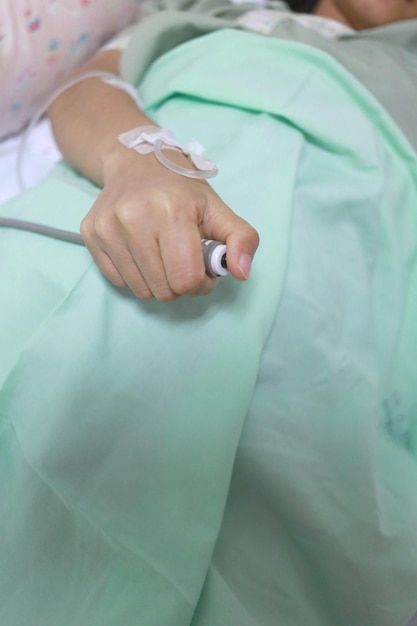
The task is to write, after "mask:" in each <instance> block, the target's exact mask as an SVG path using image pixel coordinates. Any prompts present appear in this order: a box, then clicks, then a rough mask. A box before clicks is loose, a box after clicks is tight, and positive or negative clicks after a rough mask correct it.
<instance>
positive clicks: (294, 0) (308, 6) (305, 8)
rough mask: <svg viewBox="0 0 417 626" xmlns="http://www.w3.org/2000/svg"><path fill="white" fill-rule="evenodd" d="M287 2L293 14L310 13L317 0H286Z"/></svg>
mask: <svg viewBox="0 0 417 626" xmlns="http://www.w3.org/2000/svg"><path fill="white" fill-rule="evenodd" d="M287 2H288V4H289V7H290V9H291V10H292V11H295V13H311V11H312V10H313V9H314V7H315V6H316V4H317V3H318V0H287Z"/></svg>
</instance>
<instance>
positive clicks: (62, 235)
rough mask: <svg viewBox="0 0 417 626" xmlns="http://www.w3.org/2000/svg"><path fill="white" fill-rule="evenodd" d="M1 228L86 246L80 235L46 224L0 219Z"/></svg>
mask: <svg viewBox="0 0 417 626" xmlns="http://www.w3.org/2000/svg"><path fill="white" fill-rule="evenodd" d="M0 226H5V227H6V228H19V229H20V230H29V231H31V232H33V233H38V234H39V235H46V236H47V237H53V238H54V239H61V240H63V241H69V242H70V243H77V244H79V245H81V246H85V243H84V240H83V238H82V237H81V235H80V234H79V233H73V232H72V231H70V230H62V228H53V227H52V226H45V225H44V224H37V223H35V222H27V221H26V220H16V219H14V218H11V217H0Z"/></svg>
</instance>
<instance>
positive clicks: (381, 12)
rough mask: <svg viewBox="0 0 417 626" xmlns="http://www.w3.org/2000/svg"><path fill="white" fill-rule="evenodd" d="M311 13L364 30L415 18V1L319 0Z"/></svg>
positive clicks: (416, 5) (416, 13) (416, 2)
mask: <svg viewBox="0 0 417 626" xmlns="http://www.w3.org/2000/svg"><path fill="white" fill-rule="evenodd" d="M313 13H314V14H315V15H320V16H322V17H329V18H332V19H334V20H336V21H338V22H341V23H342V24H346V25H347V26H350V27H351V28H354V29H356V30H364V29H366V28H375V27H377V26H383V25H384V24H390V23H391V22H399V21H401V20H409V19H414V18H417V0H319V2H318V4H317V6H316V8H315V10H314V11H313Z"/></svg>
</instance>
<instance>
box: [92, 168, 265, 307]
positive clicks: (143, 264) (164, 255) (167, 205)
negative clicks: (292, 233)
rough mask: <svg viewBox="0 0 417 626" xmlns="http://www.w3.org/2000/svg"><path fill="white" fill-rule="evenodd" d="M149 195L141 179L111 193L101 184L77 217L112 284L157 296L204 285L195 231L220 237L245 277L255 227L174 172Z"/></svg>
mask: <svg viewBox="0 0 417 626" xmlns="http://www.w3.org/2000/svg"><path fill="white" fill-rule="evenodd" d="M178 188H179V189H180V190H181V193H178ZM138 198H140V201H138ZM149 198H150V199H149ZM149 198H148V200H147V199H146V197H145V193H144V187H143V185H142V186H141V188H140V190H139V193H137V192H135V193H131V194H130V195H127V196H126V197H123V195H122V198H120V197H118V196H117V200H116V201H113V198H112V197H111V196H109V194H107V193H106V192H105V191H103V192H102V194H100V196H99V198H98V199H97V201H96V202H95V204H94V205H93V207H92V208H91V210H90V211H89V213H88V214H87V216H86V217H85V218H84V220H83V222H82V224H81V234H82V237H83V239H84V242H85V244H86V246H87V247H88V249H89V250H90V252H91V254H92V256H93V258H94V261H95V263H96V264H97V265H98V267H99V268H100V269H101V271H102V272H103V274H104V275H105V276H106V277H107V278H108V279H109V280H110V281H111V282H112V283H113V284H114V285H116V286H117V287H126V286H127V287H129V289H130V290H131V291H132V292H133V293H134V294H135V295H136V296H137V297H138V298H141V299H149V298H157V299H158V300H161V301H169V300H174V299H176V298H178V297H179V296H183V295H189V296H199V295H205V294H208V293H210V292H211V291H212V290H213V289H214V287H215V285H216V282H217V281H216V279H214V278H213V277H210V276H208V275H207V273H206V271H205V267H204V260H203V254H202V249H201V238H210V239H215V240H218V241H223V242H226V246H227V264H228V269H229V271H230V273H231V274H232V275H233V276H234V277H235V278H237V279H239V280H246V279H247V278H248V277H249V274H250V269H251V263H252V259H253V256H254V254H255V252H256V249H257V247H258V243H259V238H258V234H257V233H256V231H255V230H254V229H253V228H252V227H251V226H250V225H249V224H248V223H247V222H246V221H245V220H243V219H242V218H240V217H239V216H237V215H236V214H235V213H233V211H232V210H231V209H230V208H229V207H228V206H227V205H225V204H224V203H223V202H222V200H221V199H220V198H219V197H218V196H217V194H215V192H214V191H213V190H212V189H211V187H210V186H209V185H207V184H204V185H201V184H197V185H196V184H192V183H189V181H186V182H185V183H184V181H182V180H180V184H178V183H176V187H175V189H173V190H169V193H160V192H159V193H156V192H155V190H154V189H153V190H152V193H151V194H150V196H149Z"/></svg>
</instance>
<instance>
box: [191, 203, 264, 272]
mask: <svg viewBox="0 0 417 626" xmlns="http://www.w3.org/2000/svg"><path fill="white" fill-rule="evenodd" d="M203 232H204V235H205V236H206V237H207V238H210V239H215V240H217V241H222V242H224V243H226V250H227V268H228V270H229V272H230V273H231V274H232V275H233V276H234V277H235V278H237V279H238V280H247V279H248V278H249V275H250V272H251V267H252V261H253V258H254V256H255V253H256V250H257V248H258V246H259V235H258V233H257V231H256V230H255V229H254V228H253V227H252V226H251V225H250V224H249V223H248V222H246V221H245V220H244V219H242V218H241V217H239V216H238V215H236V213H234V212H233V211H232V210H231V209H230V208H229V207H227V206H226V205H225V204H224V203H223V202H222V201H221V200H220V198H219V199H218V201H217V202H216V203H215V204H214V205H213V206H212V207H211V210H210V211H208V212H207V214H206V215H205V221H204V224H203Z"/></svg>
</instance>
